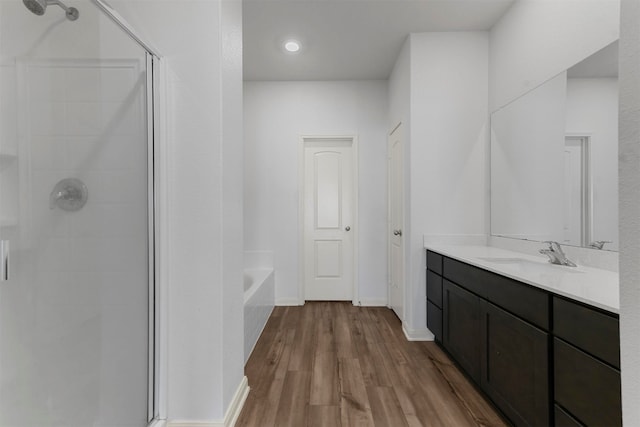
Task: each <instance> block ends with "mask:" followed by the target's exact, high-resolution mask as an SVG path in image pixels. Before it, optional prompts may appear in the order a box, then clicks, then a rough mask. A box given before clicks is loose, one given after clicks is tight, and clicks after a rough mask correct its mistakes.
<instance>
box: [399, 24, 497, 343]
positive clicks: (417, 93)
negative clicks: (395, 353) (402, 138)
mask: <svg viewBox="0 0 640 427" xmlns="http://www.w3.org/2000/svg"><path fill="white" fill-rule="evenodd" d="M488 48H489V44H488V33H487V32H433V33H420V34H412V35H411V36H410V38H409V39H408V40H407V41H406V42H405V46H404V48H403V50H402V52H401V54H400V56H399V57H398V60H397V61H396V66H395V68H394V71H393V73H392V75H391V78H390V94H389V95H390V104H391V109H390V112H389V120H390V121H389V129H393V127H395V125H396V124H397V122H398V120H406V119H405V117H406V116H408V120H407V122H408V127H407V128H405V135H407V138H406V144H405V160H406V162H405V165H406V166H405V173H406V174H408V175H407V179H406V181H405V184H406V185H405V230H404V231H405V232H404V236H405V262H406V263H407V264H406V269H405V310H404V312H405V316H404V319H403V321H404V328H405V332H406V333H407V334H408V335H409V337H410V338H412V339H433V336H432V334H431V333H430V332H429V331H428V330H427V328H426V286H425V280H426V279H425V251H424V244H423V235H425V234H429V235H460V234H464V235H484V234H485V222H486V221H485V200H486V192H487V188H486V170H485V158H486V150H487V136H488V135H487V118H488V110H487V100H488V74H487V73H488V58H489V52H488ZM407 65H408V66H407Z"/></svg>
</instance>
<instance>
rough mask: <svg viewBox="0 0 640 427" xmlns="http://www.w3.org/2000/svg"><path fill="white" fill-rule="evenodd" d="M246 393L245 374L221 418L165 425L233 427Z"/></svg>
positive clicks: (247, 391) (173, 426)
mask: <svg viewBox="0 0 640 427" xmlns="http://www.w3.org/2000/svg"><path fill="white" fill-rule="evenodd" d="M248 395H249V381H248V380H247V377H246V376H245V377H242V381H241V382H240V385H239V386H238V389H237V390H236V393H235V395H234V396H233V399H232V400H231V404H230V405H229V408H228V409H227V413H226V415H225V416H224V419H223V420H193V421H192V420H172V421H167V423H166V427H233V426H234V425H235V424H236V421H238V417H239V416H240V412H242V407H243V406H244V402H245V401H246V400H247V396H248ZM154 426H155V425H154Z"/></svg>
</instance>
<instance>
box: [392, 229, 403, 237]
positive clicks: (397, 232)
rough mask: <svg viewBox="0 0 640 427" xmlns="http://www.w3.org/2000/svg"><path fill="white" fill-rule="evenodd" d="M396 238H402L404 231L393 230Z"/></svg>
mask: <svg viewBox="0 0 640 427" xmlns="http://www.w3.org/2000/svg"><path fill="white" fill-rule="evenodd" d="M393 235H394V236H402V230H393Z"/></svg>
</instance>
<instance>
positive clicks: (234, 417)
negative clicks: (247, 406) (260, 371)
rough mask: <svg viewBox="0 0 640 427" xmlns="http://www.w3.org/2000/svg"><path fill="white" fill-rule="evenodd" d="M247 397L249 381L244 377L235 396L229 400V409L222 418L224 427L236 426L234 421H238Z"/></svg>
mask: <svg viewBox="0 0 640 427" xmlns="http://www.w3.org/2000/svg"><path fill="white" fill-rule="evenodd" d="M248 395H249V380H248V379H247V377H246V376H245V377H242V381H241V382H240V385H239V386H238V389H237V390H236V394H235V395H234V396H233V400H231V404H230V405H229V409H227V414H226V415H225V417H224V426H225V427H233V426H234V425H236V421H238V417H239V416H240V412H242V407H243V406H244V402H245V401H246V400H247V396H248Z"/></svg>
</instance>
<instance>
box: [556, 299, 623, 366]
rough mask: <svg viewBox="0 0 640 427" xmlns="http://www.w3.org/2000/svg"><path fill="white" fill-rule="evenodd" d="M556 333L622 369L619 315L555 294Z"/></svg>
mask: <svg viewBox="0 0 640 427" xmlns="http://www.w3.org/2000/svg"><path fill="white" fill-rule="evenodd" d="M553 333H554V335H556V336H558V337H560V338H562V339H563V340H565V341H568V342H570V343H571V344H573V345H575V346H576V347H578V348H580V349H582V350H584V351H586V352H587V353H590V354H592V355H594V356H595V357H597V358H599V359H602V360H604V361H605V362H607V363H609V364H611V365H612V366H614V367H616V368H618V369H620V322H619V321H618V319H617V317H614V316H610V315H607V314H605V313H602V312H600V311H596V310H593V309H590V308H588V307H585V306H583V305H581V304H577V303H575V302H571V301H568V300H565V299H563V298H558V297H555V296H554V297H553Z"/></svg>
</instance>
